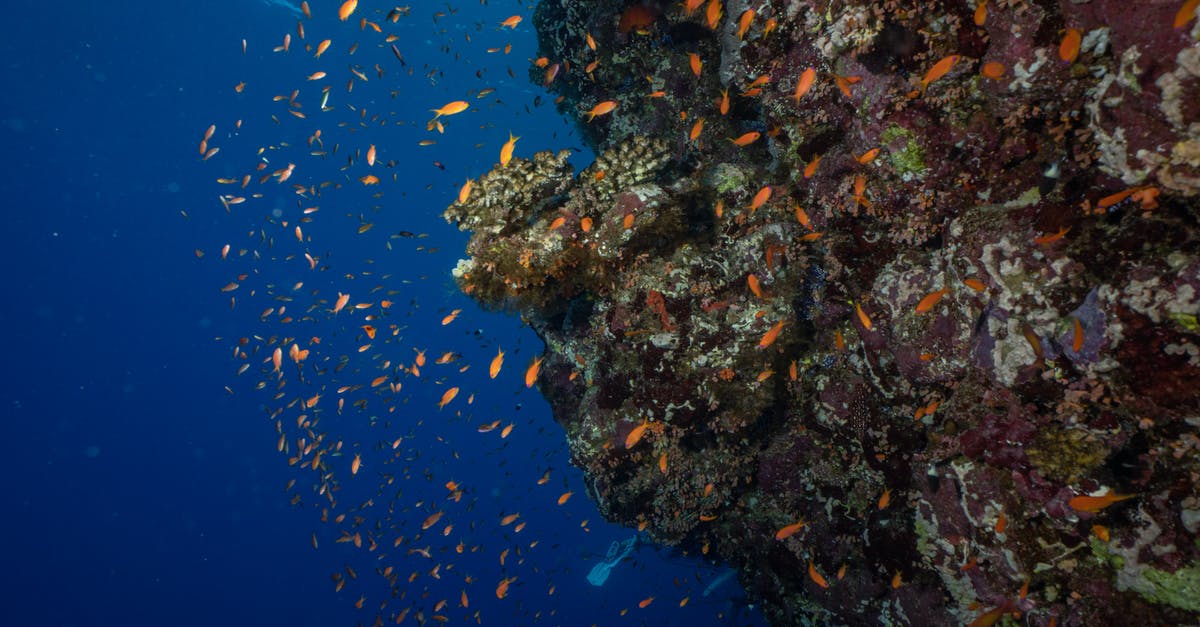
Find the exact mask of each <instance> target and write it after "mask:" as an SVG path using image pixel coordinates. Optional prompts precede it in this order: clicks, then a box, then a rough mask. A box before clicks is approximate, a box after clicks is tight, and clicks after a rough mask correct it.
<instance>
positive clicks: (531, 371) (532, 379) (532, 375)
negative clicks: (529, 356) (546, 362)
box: [525, 357, 542, 388]
mask: <svg viewBox="0 0 1200 627" xmlns="http://www.w3.org/2000/svg"><path fill="white" fill-rule="evenodd" d="M541 368H542V358H541V357H536V358H534V360H533V363H531V364H529V368H527V369H526V370H525V387H527V388H531V387H533V384H534V383H536V382H537V377H538V371H539V370H541Z"/></svg>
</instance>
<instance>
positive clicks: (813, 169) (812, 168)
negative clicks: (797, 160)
mask: <svg viewBox="0 0 1200 627" xmlns="http://www.w3.org/2000/svg"><path fill="white" fill-rule="evenodd" d="M819 165H821V155H817V156H815V157H813V160H812V161H809V162H808V165H806V166H804V178H806V179H810V178H812V176H813V175H814V174H816V173H817V166H819Z"/></svg>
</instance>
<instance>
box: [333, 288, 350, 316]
mask: <svg viewBox="0 0 1200 627" xmlns="http://www.w3.org/2000/svg"><path fill="white" fill-rule="evenodd" d="M348 302H350V295H349V294H343V293H341V292H338V297H337V302H335V303H334V304H333V313H335V314H336V313H337V312H339V311H341V310H342V309H343V308H345V307H346V303H348Z"/></svg>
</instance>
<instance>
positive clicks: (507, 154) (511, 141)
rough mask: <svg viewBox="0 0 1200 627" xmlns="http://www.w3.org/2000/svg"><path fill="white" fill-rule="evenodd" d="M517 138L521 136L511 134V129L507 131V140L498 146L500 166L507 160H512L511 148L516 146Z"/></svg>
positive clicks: (506, 163) (505, 163)
mask: <svg viewBox="0 0 1200 627" xmlns="http://www.w3.org/2000/svg"><path fill="white" fill-rule="evenodd" d="M518 139H521V138H520V137H516V136H514V135H513V134H512V131H509V133H508V141H506V142H504V145H503V146H501V147H500V166H501V167H504V166H506V165H508V162H509V161H512V157H513V149H514V148H516V146H517V140H518Z"/></svg>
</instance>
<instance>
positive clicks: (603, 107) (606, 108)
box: [587, 100, 617, 122]
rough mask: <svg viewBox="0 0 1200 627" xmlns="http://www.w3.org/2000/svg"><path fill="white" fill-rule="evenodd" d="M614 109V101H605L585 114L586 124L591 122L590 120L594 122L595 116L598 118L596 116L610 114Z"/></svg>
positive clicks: (615, 104) (615, 106) (615, 105)
mask: <svg viewBox="0 0 1200 627" xmlns="http://www.w3.org/2000/svg"><path fill="white" fill-rule="evenodd" d="M616 108H617V101H616V100H605V101H604V102H601V103H600V104H598V105H596V106H594V107H592V110H591V111H588V112H587V116H588V122H591V121H592V120H594V119H595V118H596V116H598V115H606V114H608V113H612V110H613V109H616Z"/></svg>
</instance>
